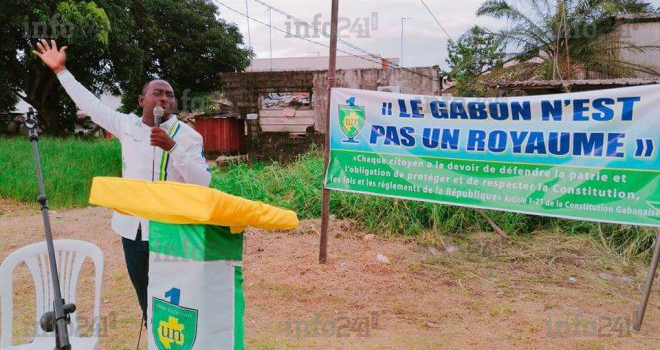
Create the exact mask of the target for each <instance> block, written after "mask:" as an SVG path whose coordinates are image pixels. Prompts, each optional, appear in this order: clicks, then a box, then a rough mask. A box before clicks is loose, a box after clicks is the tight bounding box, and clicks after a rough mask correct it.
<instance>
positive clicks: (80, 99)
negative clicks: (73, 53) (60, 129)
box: [32, 39, 122, 137]
mask: <svg viewBox="0 0 660 350" xmlns="http://www.w3.org/2000/svg"><path fill="white" fill-rule="evenodd" d="M37 47H38V48H39V51H37V50H35V51H32V52H33V53H34V54H35V55H37V56H38V57H39V58H41V61H43V63H44V64H45V65H46V66H47V67H48V68H50V69H51V70H52V71H53V72H54V73H55V74H57V79H59V81H60V83H61V84H62V87H64V90H66V92H67V94H68V95H69V97H71V99H72V100H73V102H75V103H76V106H78V108H79V109H80V111H82V112H83V113H85V114H87V115H89V116H90V117H91V118H92V121H93V122H94V123H96V124H98V125H100V126H101V127H102V128H104V129H106V130H108V131H109V132H111V133H113V134H115V135H117V136H118V137H120V136H121V135H119V124H120V121H121V116H122V114H121V113H119V112H117V111H114V110H112V109H111V108H110V107H108V106H106V105H104V104H103V103H102V102H101V101H100V100H99V99H98V98H97V97H96V96H94V94H92V93H91V92H90V91H89V90H87V89H86V88H85V87H84V86H83V85H82V84H80V83H79V82H78V81H77V80H76V78H74V77H73V74H71V72H69V71H68V70H67V69H66V66H65V63H66V49H67V47H66V46H62V47H61V48H60V49H59V50H58V49H57V43H56V42H55V40H51V41H50V45H49V44H48V42H47V41H46V40H43V39H42V40H41V41H40V42H37Z"/></svg>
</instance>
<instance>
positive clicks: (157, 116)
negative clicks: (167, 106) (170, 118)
mask: <svg viewBox="0 0 660 350" xmlns="http://www.w3.org/2000/svg"><path fill="white" fill-rule="evenodd" d="M163 114H165V110H164V109H163V107H161V106H156V107H154V126H155V127H160V123H161V121H162V120H163Z"/></svg>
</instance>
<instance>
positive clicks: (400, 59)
mask: <svg viewBox="0 0 660 350" xmlns="http://www.w3.org/2000/svg"><path fill="white" fill-rule="evenodd" d="M406 19H412V17H401V57H399V67H401V68H403V21H404V20H406Z"/></svg>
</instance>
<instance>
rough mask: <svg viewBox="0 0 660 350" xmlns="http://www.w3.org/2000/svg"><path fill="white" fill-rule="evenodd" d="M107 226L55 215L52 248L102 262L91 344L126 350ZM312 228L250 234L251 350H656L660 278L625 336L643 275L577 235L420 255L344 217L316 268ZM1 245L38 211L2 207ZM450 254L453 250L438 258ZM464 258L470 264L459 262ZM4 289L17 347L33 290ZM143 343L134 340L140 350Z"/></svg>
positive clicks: (85, 307) (482, 238)
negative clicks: (60, 242) (78, 248)
mask: <svg viewBox="0 0 660 350" xmlns="http://www.w3.org/2000/svg"><path fill="white" fill-rule="evenodd" d="M110 217H111V213H110V211H108V210H106V209H103V208H91V207H90V208H82V209H72V210H65V211H58V212H51V219H52V226H53V231H54V236H55V238H56V239H57V238H75V239H81V240H85V241H89V242H93V243H94V244H96V245H98V246H99V247H100V248H101V249H102V250H103V252H104V254H105V269H104V284H103V288H104V289H103V297H102V306H101V307H102V311H101V312H102V315H103V318H102V320H103V322H102V323H103V324H105V327H104V330H103V331H104V336H103V338H102V339H101V346H100V348H101V349H134V348H135V344H136V342H137V337H138V330H139V323H138V321H139V314H138V311H137V310H138V304H137V300H136V298H135V295H134V292H133V290H132V286H131V285H130V282H129V279H128V275H127V273H126V267H125V264H124V260H123V253H122V250H121V244H120V240H119V236H118V235H116V234H114V233H112V231H111V229H110ZM318 230H319V222H318V221H305V222H303V223H302V225H301V227H300V228H298V229H296V230H293V231H289V232H272V231H261V230H255V229H250V230H249V231H248V232H247V234H246V235H247V236H246V244H245V248H244V249H245V250H244V276H245V285H244V287H245V294H246V299H247V301H246V304H247V306H246V314H245V325H246V347H247V348H248V349H254V350H275V349H354V350H358V349H360V350H366V349H379V350H380V349H420V350H421V349H428V350H449V349H479V350H483V349H562V350H566V349H585V350H598V349H636V350H641V349H658V348H659V346H658V344H659V343H658V341H659V339H660V336H658V334H660V333H659V331H660V286H658V284H660V283H658V279H656V283H655V287H654V292H653V294H652V296H651V299H650V303H649V307H648V310H647V313H646V317H645V321H644V325H643V328H642V331H641V332H635V331H632V330H631V329H630V327H631V325H632V322H633V310H634V309H635V308H636V307H637V304H638V303H639V298H640V295H641V294H640V290H641V287H642V284H643V281H644V277H645V274H646V269H647V267H646V266H645V265H644V264H643V263H640V262H630V261H624V260H622V259H621V258H619V257H617V256H615V255H614V254H611V253H609V252H607V250H606V249H605V248H603V247H602V246H599V245H596V244H595V243H593V242H591V241H589V240H587V239H585V238H579V237H578V238H576V237H565V236H560V235H557V234H554V233H545V234H538V235H536V236H534V237H533V238H528V239H524V240H518V241H514V242H507V243H504V244H499V245H498V246H496V245H494V244H495V243H492V242H491V244H489V245H487V244H486V243H488V242H490V241H493V242H494V240H496V236H494V235H493V234H491V233H483V234H479V235H475V236H474V239H472V240H471V241H469V242H460V241H455V243H452V244H447V246H446V247H439V249H440V255H433V254H434V253H435V252H433V253H427V254H420V253H419V251H420V250H419V248H418V247H419V246H418V245H417V244H416V243H415V242H413V241H412V240H406V239H403V238H391V237H389V238H387V237H379V236H375V237H372V236H366V235H365V234H364V233H363V232H361V231H360V229H359V227H356V225H354V224H353V223H351V222H333V223H332V224H331V235H330V239H329V255H328V263H327V264H324V265H319V264H318V250H319V239H318V236H319V234H318ZM0 237H1V240H0V242H2V243H0V259H4V258H5V257H6V256H7V255H8V254H9V253H11V252H12V251H14V250H16V249H17V248H19V247H22V246H24V245H27V244H30V243H34V242H38V241H41V240H43V224H42V221H41V216H40V213H39V212H38V209H37V208H36V207H33V206H29V205H23V204H16V203H13V202H11V201H8V200H5V199H0ZM436 238H437V237H436ZM445 242H447V241H446V240H445ZM452 242H453V241H452ZM486 246H487V247H490V248H493V247H499V248H498V249H490V248H489V249H482V248H483V247H486ZM449 247H454V248H459V250H458V252H453V253H451V254H450V253H446V250H445V249H449V250H453V249H454V248H449ZM466 250H468V251H471V252H472V254H471V255H468V258H469V259H465V255H463V256H462V257H461V255H460V254H461V251H466ZM475 252H481V253H475ZM483 252H490V253H488V254H484V253H483ZM493 252H494V253H493ZM378 254H383V255H384V256H385V257H386V258H387V260H388V261H389V262H384V261H380V260H378V259H377V256H378ZM381 260H383V259H382V258H381ZM85 266H86V267H85V269H84V273H83V274H82V275H81V279H80V282H79V292H78V296H79V297H78V300H77V304H78V310H79V311H77V313H78V315H79V316H78V317H81V319H82V318H84V317H88V318H91V310H92V305H91V303H92V297H91V295H92V294H93V293H92V291H93V286H92V285H91V282H92V281H93V276H92V273H91V263H90V262H86V265H85ZM599 274H601V275H600V276H599ZM602 274H607V275H602ZM13 281H14V286H13V287H14V295H15V297H14V331H13V333H14V339H15V343H19V342H26V341H30V340H31V339H32V334H33V331H34V327H35V326H34V321H33V320H34V317H35V315H34V305H35V301H34V298H35V297H34V287H33V282H32V281H31V279H30V277H29V273H28V270H27V268H25V267H19V268H18V269H17V270H16V272H15V274H14V280H13ZM2 283H5V281H2ZM315 325H316V326H315ZM305 327H307V329H305ZM562 327H564V328H562ZM80 332H81V333H82V334H89V333H90V332H89V329H85V327H83V326H81V327H80ZM145 343H146V342H145V337H144V333H143V337H142V345H141V348H142V349H146V345H145ZM653 344H655V345H653Z"/></svg>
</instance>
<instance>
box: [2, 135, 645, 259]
mask: <svg viewBox="0 0 660 350" xmlns="http://www.w3.org/2000/svg"><path fill="white" fill-rule="evenodd" d="M39 151H40V154H41V162H42V167H43V173H44V180H45V187H46V194H47V195H48V198H49V203H50V205H51V207H52V208H65V207H77V206H86V205H87V203H88V202H87V200H88V197H89V187H90V185H91V178H92V177H94V176H120V174H121V155H120V154H121V152H120V146H119V143H118V142H117V141H115V140H94V141H88V140H79V139H75V138H72V139H56V138H43V139H41V140H40V141H39ZM0 162H2V163H1V164H0V167H1V169H3V171H2V172H1V173H0V196H3V197H8V198H12V199H16V200H19V201H22V202H28V203H34V202H35V199H36V198H37V196H38V187H37V182H36V175H35V170H34V169H35V168H34V157H33V155H32V147H31V145H30V143H29V142H28V141H27V140H26V139H25V138H0ZM322 181H323V157H322V155H321V154H319V152H318V151H316V150H311V151H310V152H308V153H306V154H303V155H301V156H299V157H298V159H297V161H295V162H293V163H290V164H286V165H282V164H278V163H269V164H266V163H240V162H239V163H236V164H233V165H230V166H229V167H226V168H222V169H219V168H215V169H214V172H213V180H212V182H211V186H212V187H214V188H217V189H220V190H222V191H225V192H228V193H231V194H234V195H238V196H241V197H244V198H248V199H252V200H258V201H262V202H265V203H269V204H273V205H276V206H280V207H283V208H287V209H291V210H293V211H295V212H296V213H297V214H298V216H299V218H301V219H317V218H320V216H321V190H320V189H321V184H322ZM330 212H331V213H332V215H333V217H336V218H339V219H351V220H355V221H356V222H357V223H359V224H360V225H361V226H363V227H364V229H365V230H366V231H368V232H372V233H377V234H384V235H394V234H399V235H405V236H415V237H421V238H423V239H424V240H426V241H427V242H428V243H431V244H432V243H437V242H434V239H435V238H438V237H440V235H445V234H451V235H452V236H454V237H459V238H460V237H463V238H467V237H468V236H469V235H470V234H471V233H473V232H478V231H492V228H491V226H490V225H489V224H488V222H487V221H486V220H485V219H484V218H483V217H482V216H481V215H480V214H479V213H478V212H477V211H475V210H473V209H469V208H462V207H456V206H448V205H440V204H432V203H425V202H415V201H408V200H398V199H391V198H383V197H376V196H367V195H359V194H353V193H346V192H332V193H331V199H330ZM486 212H487V214H488V216H489V217H490V218H491V219H492V220H493V221H495V222H496V223H497V224H498V225H499V226H500V227H501V228H502V229H504V230H505V231H506V232H507V233H508V234H509V235H512V236H514V238H524V237H526V236H529V235H532V234H534V233H535V232H538V231H553V232H557V233H562V234H566V235H586V236H590V237H592V238H593V239H594V240H596V241H598V242H600V243H602V244H603V246H606V247H610V248H611V249H612V250H613V251H614V252H616V253H618V254H620V255H623V256H625V257H631V258H632V257H637V256H650V251H651V249H652V244H653V239H654V236H655V235H654V232H653V231H652V230H651V229H647V228H640V227H635V226H625V225H610V224H598V223H592V222H586V221H574V220H560V219H553V218H547V217H542V216H535V215H524V214H516V213H507V212H501V211H486Z"/></svg>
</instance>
